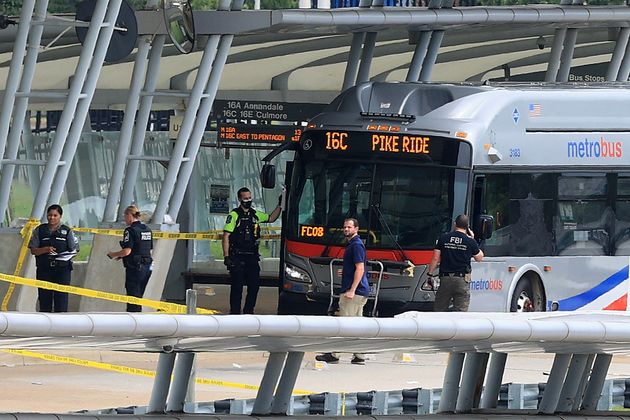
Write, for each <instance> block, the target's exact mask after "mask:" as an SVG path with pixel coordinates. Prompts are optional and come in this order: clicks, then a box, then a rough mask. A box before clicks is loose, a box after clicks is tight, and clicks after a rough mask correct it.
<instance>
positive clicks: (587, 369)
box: [571, 354, 595, 412]
mask: <svg viewBox="0 0 630 420" xmlns="http://www.w3.org/2000/svg"><path fill="white" fill-rule="evenodd" d="M594 360H595V355H594V354H589V355H588V357H587V359H586V366H584V371H583V372H582V377H581V378H580V383H579V385H578V388H577V391H576V393H575V399H574V401H573V405H572V406H571V412H576V411H578V410H579V409H580V406H581V405H582V399H583V398H584V390H585V389H586V384H587V383H588V378H589V376H590V375H591V371H592V369H593V361H594Z"/></svg>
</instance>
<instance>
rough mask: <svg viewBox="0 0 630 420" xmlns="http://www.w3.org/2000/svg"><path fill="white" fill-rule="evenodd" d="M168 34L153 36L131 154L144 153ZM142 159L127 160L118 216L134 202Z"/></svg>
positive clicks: (138, 154) (120, 216)
mask: <svg viewBox="0 0 630 420" xmlns="http://www.w3.org/2000/svg"><path fill="white" fill-rule="evenodd" d="M165 39H166V35H157V36H156V37H155V38H153V44H152V45H151V52H150V53H149V63H148V68H147V75H146V77H145V79H144V90H143V92H142V98H141V99H140V107H139V108H138V115H137V117H136V124H135V126H134V130H133V136H132V140H131V150H130V151H129V154H130V155H131V156H140V155H142V154H143V147H144V137H145V135H146V131H147V123H148V122H149V114H150V113H151V105H153V94H154V93H155V85H156V84H157V76H158V73H159V71H160V60H161V58H162V49H163V48H164V41H165ZM139 166H140V161H138V160H137V159H130V160H129V161H128V162H127V170H126V171H125V180H124V182H123V188H122V193H121V195H120V203H121V206H120V207H119V208H118V217H119V218H121V219H122V211H123V209H124V207H125V206H127V205H129V204H131V203H132V202H133V190H134V187H135V186H136V180H137V179H138V169H139Z"/></svg>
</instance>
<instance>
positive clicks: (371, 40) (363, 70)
mask: <svg viewBox="0 0 630 420" xmlns="http://www.w3.org/2000/svg"><path fill="white" fill-rule="evenodd" d="M376 34H377V33H376V32H368V33H366V34H365V41H364V42H363V51H362V54H361V64H360V65H359V71H358V73H357V80H356V83H355V84H357V85H358V84H359V83H363V82H367V81H368V80H370V67H371V66H372V58H373V57H374V46H375V45H376Z"/></svg>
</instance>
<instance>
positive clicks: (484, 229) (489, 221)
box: [475, 214, 494, 240]
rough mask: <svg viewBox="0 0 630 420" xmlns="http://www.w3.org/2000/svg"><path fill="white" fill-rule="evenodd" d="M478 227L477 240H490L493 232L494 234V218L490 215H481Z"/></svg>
mask: <svg viewBox="0 0 630 420" xmlns="http://www.w3.org/2000/svg"><path fill="white" fill-rule="evenodd" d="M477 226H478V228H477V232H475V235H476V236H477V239H480V240H483V239H490V238H491V237H492V232H494V217H492V216H490V215H488V214H482V215H480V216H479V218H478V219H477Z"/></svg>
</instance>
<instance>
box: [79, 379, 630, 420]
mask: <svg viewBox="0 0 630 420" xmlns="http://www.w3.org/2000/svg"><path fill="white" fill-rule="evenodd" d="M544 389H545V383H538V384H515V383H507V384H503V385H502V386H501V390H500V392H499V401H498V406H497V408H499V409H504V410H523V409H525V410H527V409H530V410H535V409H537V408H538V404H539V403H540V400H541V399H542V393H543V391H544ZM441 393H442V389H441V388H435V389H424V388H413V389H403V390H397V391H368V392H353V393H334V392H325V393H322V394H311V395H300V396H294V397H293V398H292V399H291V403H290V405H289V410H288V414H289V415H324V416H355V415H416V414H433V413H435V412H437V409H438V405H439V402H440V395H441ZM253 407H254V399H253V398H249V399H239V400H237V399H225V400H218V401H211V402H202V403H186V405H185V407H184V411H185V412H186V413H191V414H192V413H195V414H219V415H222V414H244V415H250V414H251V412H252V409H253ZM619 407H623V408H630V379H608V380H606V381H605V382H604V387H603V389H602V395H601V397H600V399H599V403H598V405H597V410H598V411H609V410H612V409H613V408H619ZM84 413H86V412H84ZM145 413H146V407H124V408H118V409H109V410H99V411H94V412H92V411H90V412H87V414H136V415H138V414H145Z"/></svg>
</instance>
